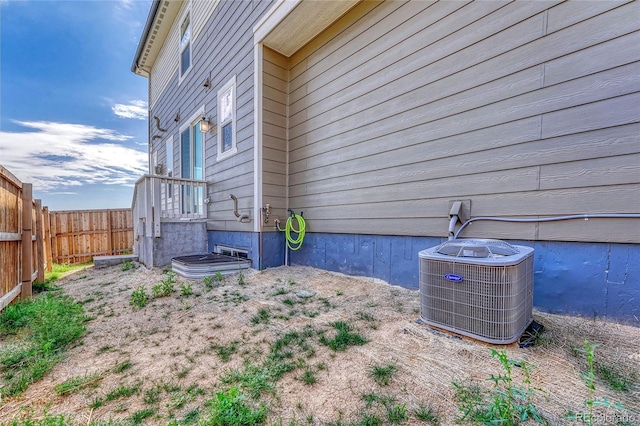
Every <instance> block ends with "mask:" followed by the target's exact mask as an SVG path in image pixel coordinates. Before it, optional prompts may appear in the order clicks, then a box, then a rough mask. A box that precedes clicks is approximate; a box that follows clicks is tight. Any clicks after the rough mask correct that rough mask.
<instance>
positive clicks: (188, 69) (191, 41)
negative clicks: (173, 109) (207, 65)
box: [178, 2, 193, 84]
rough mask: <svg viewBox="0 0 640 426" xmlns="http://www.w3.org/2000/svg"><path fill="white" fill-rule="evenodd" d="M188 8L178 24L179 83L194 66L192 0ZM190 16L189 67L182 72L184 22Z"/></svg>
mask: <svg viewBox="0 0 640 426" xmlns="http://www.w3.org/2000/svg"><path fill="white" fill-rule="evenodd" d="M185 9H186V10H185V11H184V13H183V14H182V16H181V17H180V21H179V22H180V25H179V26H178V84H180V83H182V80H184V78H185V77H186V76H187V74H189V72H191V69H192V68H193V14H192V13H191V2H189V3H188V4H187V6H186V8H185ZM187 18H189V43H188V45H189V68H187V69H186V70H185V71H184V73H183V72H182V52H183V51H184V49H183V48H182V46H181V44H182V24H183V23H184V21H185V19H187Z"/></svg>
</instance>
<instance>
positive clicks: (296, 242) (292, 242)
mask: <svg viewBox="0 0 640 426" xmlns="http://www.w3.org/2000/svg"><path fill="white" fill-rule="evenodd" d="M294 219H295V220H296V222H298V229H297V230H296V229H295V228H294V227H293V221H294ZM306 228H307V224H306V222H305V221H304V218H303V217H302V216H299V215H297V214H292V215H291V216H289V217H288V218H287V223H286V225H285V227H284V234H285V237H286V239H287V247H289V249H290V250H294V251H295V250H299V249H300V247H302V241H303V240H304V232H305V229H306ZM291 232H293V233H295V234H298V236H297V237H296V238H293V237H292V236H291Z"/></svg>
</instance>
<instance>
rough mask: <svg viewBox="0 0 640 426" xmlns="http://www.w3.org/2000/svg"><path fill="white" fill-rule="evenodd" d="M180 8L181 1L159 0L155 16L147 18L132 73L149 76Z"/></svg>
mask: <svg viewBox="0 0 640 426" xmlns="http://www.w3.org/2000/svg"><path fill="white" fill-rule="evenodd" d="M180 7H182V1H176V0H159V5H158V7H157V9H156V11H155V14H154V15H153V16H151V15H149V17H148V18H147V24H146V26H145V32H144V33H143V34H142V38H141V39H140V42H139V44H138V51H137V52H136V58H135V59H134V63H133V66H132V71H133V72H135V73H136V74H139V75H141V76H144V77H148V76H149V72H150V71H151V68H152V67H153V64H154V63H155V61H156V58H157V57H158V53H160V49H161V48H162V45H163V44H164V41H165V39H166V38H167V34H169V30H170V29H171V26H172V24H173V21H174V20H175V19H176V16H177V15H178V11H179V10H180Z"/></svg>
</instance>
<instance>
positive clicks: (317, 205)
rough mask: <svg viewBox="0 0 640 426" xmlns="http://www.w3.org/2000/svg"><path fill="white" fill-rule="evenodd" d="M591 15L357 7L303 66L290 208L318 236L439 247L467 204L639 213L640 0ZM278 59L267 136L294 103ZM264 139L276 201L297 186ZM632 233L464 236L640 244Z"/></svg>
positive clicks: (506, 230) (602, 227) (537, 211)
mask: <svg viewBox="0 0 640 426" xmlns="http://www.w3.org/2000/svg"><path fill="white" fill-rule="evenodd" d="M581 5H582V2H566V3H561V4H557V2H511V3H507V2H472V3H463V2H437V3H433V2H406V3H402V2H383V3H381V4H379V5H375V7H374V6H372V4H371V3H367V4H361V5H360V6H358V7H356V8H354V9H353V10H352V11H351V12H349V13H348V14H347V15H346V16H345V17H344V18H343V19H341V20H340V21H338V22H336V23H335V24H334V25H333V26H332V27H330V28H328V29H327V30H326V31H325V32H324V33H322V34H321V35H320V36H318V37H317V38H316V39H315V40H313V41H311V42H310V43H309V44H308V45H307V46H305V47H303V48H302V49H301V50H300V51H298V52H297V53H295V54H294V55H293V56H292V57H291V58H289V88H288V93H289V97H288V99H289V100H288V103H289V104H288V108H289V110H288V114H289V115H288V117H289V125H288V137H289V153H288V156H289V175H288V182H289V187H288V191H289V193H288V196H289V199H288V200H289V206H291V208H293V209H295V210H297V211H299V210H303V211H304V213H305V219H307V221H308V222H307V223H308V231H312V232H339V233H364V234H389V235H425V236H445V235H446V230H447V224H448V217H447V213H448V210H447V209H448V203H449V201H450V200H454V199H468V200H471V214H472V215H473V216H503V217H536V216H549V215H565V214H577V213H637V212H639V211H640V166H639V165H640V155H639V154H640V139H639V138H640V137H639V134H640V124H639V123H640V49H638V48H637V46H639V45H640V31H639V30H640V20H638V19H637V17H638V15H639V14H640V2H637V1H635V2H631V3H626V4H625V3H624V2H594V3H590V4H588V5H585V6H584V7H582V6H581ZM267 62H269V61H268V60H267V54H266V53H265V66H264V68H265V69H264V81H265V83H264V93H265V95H264V98H265V99H264V109H265V114H264V122H265V124H264V129H265V130H264V133H265V135H266V134H269V132H272V131H275V129H276V128H277V130H278V132H282V131H283V130H281V129H280V126H279V124H280V123H281V122H283V121H285V120H284V118H283V117H282V115H281V114H282V111H283V107H282V102H283V101H285V100H286V93H285V94H281V93H276V91H273V90H271V88H272V86H274V82H276V81H281V80H282V79H283V78H284V77H285V76H286V67H285V66H284V65H281V66H280V67H278V69H276V68H274V67H273V66H272V64H267ZM280 68H281V69H280ZM278 92H279V91H278ZM267 93H270V94H272V95H273V97H274V98H277V99H272V98H271V97H269V96H268V95H267ZM274 123H275V124H278V126H275V125H274ZM277 134H278V135H280V134H281V133H277ZM266 139H267V137H266V136H265V142H264V146H265V154H264V157H265V161H264V162H263V164H264V166H265V172H264V177H265V182H264V187H263V188H264V191H265V197H266V194H267V192H268V191H279V190H280V186H281V185H282V180H283V179H282V178H280V179H276V176H275V175H273V170H270V171H269V172H267V168H268V167H267V165H268V164H269V163H270V162H273V161H278V155H279V152H272V151H270V150H271V149H273V147H272V146H270V145H269V144H273V143H274V140H273V139H270V140H269V142H267V141H266ZM267 152H268V154H267ZM267 155H269V156H270V157H269V159H268V160H267V159H266V158H267ZM630 222H631V221H630V220H618V219H616V220H609V219H597V220H596V219H592V220H589V221H588V222H587V221H577V222H572V223H568V222H559V223H544V224H507V223H490V222H486V223H485V222H477V223H474V224H473V225H472V226H470V227H469V228H468V231H465V235H466V236H476V237H495V238H509V239H534V240H535V239H540V240H570V241H603V242H606V241H614V242H635V243H638V242H640V229H639V228H638V227H637V226H631V223H630Z"/></svg>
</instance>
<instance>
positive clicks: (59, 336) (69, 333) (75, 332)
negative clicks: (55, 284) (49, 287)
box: [0, 293, 87, 397]
mask: <svg viewBox="0 0 640 426" xmlns="http://www.w3.org/2000/svg"><path fill="white" fill-rule="evenodd" d="M86 319H87V318H86V316H85V314H84V310H83V308H82V305H80V304H79V303H77V302H74V301H73V299H71V298H70V297H68V296H62V295H57V294H51V293H44V294H42V295H40V296H38V297H36V298H34V299H32V300H28V301H20V302H18V303H15V304H12V305H9V306H7V307H6V308H5V310H4V311H3V312H2V313H1V314H0V338H9V339H10V341H9V342H7V343H6V344H4V345H3V347H2V349H0V373H2V375H3V379H4V386H3V387H2V388H0V396H2V397H6V396H13V395H18V394H20V393H22V392H23V391H24V390H25V389H27V387H28V386H29V385H30V384H31V383H34V382H36V381H38V380H40V379H41V378H42V377H43V376H44V375H45V374H47V373H48V372H49V371H50V370H51V369H52V368H53V367H54V366H55V365H56V364H57V363H58V362H59V361H60V360H61V359H62V356H63V352H64V350H65V349H67V348H68V347H70V346H71V345H72V344H74V343H75V342H76V341H77V340H78V339H79V338H80V337H82V336H83V335H84V333H85V330H86V327H85V322H86Z"/></svg>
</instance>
